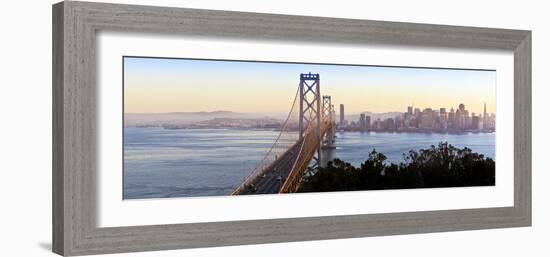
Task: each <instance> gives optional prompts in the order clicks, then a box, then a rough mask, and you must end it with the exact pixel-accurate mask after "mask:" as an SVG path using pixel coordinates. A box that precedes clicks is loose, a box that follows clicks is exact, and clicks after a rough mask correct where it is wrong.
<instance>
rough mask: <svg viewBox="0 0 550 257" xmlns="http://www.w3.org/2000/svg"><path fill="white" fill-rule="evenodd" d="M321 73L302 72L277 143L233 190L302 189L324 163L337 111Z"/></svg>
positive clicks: (269, 192)
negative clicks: (323, 89)
mask: <svg viewBox="0 0 550 257" xmlns="http://www.w3.org/2000/svg"><path fill="white" fill-rule="evenodd" d="M320 89H321V85H320V76H319V74H312V73H302V74H300V82H299V85H298V89H297V91H296V95H295V96H294V100H293V102H292V105H291V108H290V111H289V113H288V116H287V118H286V120H285V121H284V123H283V124H282V126H281V130H280V133H279V135H278V136H277V138H276V139H275V142H274V143H273V144H272V146H271V148H270V149H269V150H268V151H267V153H266V155H265V156H264V157H263V158H262V160H261V161H260V162H259V163H258V165H257V166H256V167H255V168H254V170H253V171H252V172H251V174H250V175H249V176H247V177H246V178H245V179H244V180H243V182H242V183H241V184H240V185H239V186H238V187H237V188H236V189H235V190H234V191H233V192H232V193H231V194H232V195H246V194H276V193H291V192H296V191H298V190H299V188H300V186H301V184H302V183H303V179H304V178H305V176H307V175H312V174H311V171H312V170H313V169H315V168H316V167H318V166H319V165H320V160H321V158H320V157H321V149H322V148H333V147H334V140H335V129H336V128H335V127H336V126H335V123H334V117H335V111H334V105H333V104H332V99H331V97H330V96H328V95H324V96H322V97H321V90H320Z"/></svg>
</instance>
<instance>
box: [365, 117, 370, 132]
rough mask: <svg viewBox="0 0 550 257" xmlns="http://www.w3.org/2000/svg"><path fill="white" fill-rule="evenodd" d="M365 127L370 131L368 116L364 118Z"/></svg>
mask: <svg viewBox="0 0 550 257" xmlns="http://www.w3.org/2000/svg"><path fill="white" fill-rule="evenodd" d="M365 126H366V128H367V129H369V130H370V116H365Z"/></svg>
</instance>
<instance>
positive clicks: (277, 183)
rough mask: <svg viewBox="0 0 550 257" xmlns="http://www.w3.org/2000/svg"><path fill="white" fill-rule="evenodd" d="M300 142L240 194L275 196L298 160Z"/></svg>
mask: <svg viewBox="0 0 550 257" xmlns="http://www.w3.org/2000/svg"><path fill="white" fill-rule="evenodd" d="M302 141H303V139H302V140H298V141H297V142H296V143H295V144H294V145H293V146H292V147H290V148H289V149H288V150H287V151H286V152H285V153H284V154H283V155H282V156H280V157H279V158H278V159H277V160H275V161H273V163H272V164H271V165H270V166H269V167H267V169H265V170H264V171H263V172H262V173H260V174H259V175H258V176H257V177H256V178H255V179H253V180H252V181H251V182H250V183H249V184H248V185H246V186H245V188H246V189H245V190H243V191H241V193H240V194H242V195H247V194H276V193H278V192H279V189H280V188H281V186H282V185H283V184H284V183H285V180H286V178H287V177H288V175H289V173H290V171H291V170H292V166H293V165H294V162H295V161H296V158H298V152H299V151H300V147H301V145H302Z"/></svg>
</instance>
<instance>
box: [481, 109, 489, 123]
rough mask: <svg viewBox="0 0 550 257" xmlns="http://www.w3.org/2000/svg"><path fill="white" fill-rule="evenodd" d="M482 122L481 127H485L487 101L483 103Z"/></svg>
mask: <svg viewBox="0 0 550 257" xmlns="http://www.w3.org/2000/svg"><path fill="white" fill-rule="evenodd" d="M482 123H483V124H482V125H481V126H482V128H483V129H487V127H488V126H487V103H483V122H482Z"/></svg>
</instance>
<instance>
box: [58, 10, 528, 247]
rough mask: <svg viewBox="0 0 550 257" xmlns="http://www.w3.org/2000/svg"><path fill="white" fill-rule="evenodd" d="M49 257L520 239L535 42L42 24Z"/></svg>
mask: <svg viewBox="0 0 550 257" xmlns="http://www.w3.org/2000/svg"><path fill="white" fill-rule="evenodd" d="M53 69H54V70H53V98H54V99H53V102H54V106H53V128H54V135H53V145H54V151H53V153H54V156H53V250H54V252H56V253H58V254H61V255H67V256H68V255H87V254H100V253H116V252H131V251H149V250H162V249H179V248H194V247H210V246H226V245H239V244H258V243H272V242H289V241H302V240H320V239H335V238H349V237H365V236H380V235H394V234H410V233H427V232H440V231H457V230H470V229H488V228H503V227H518V226H530V225H531V32H530V31H522V30H508V29H492V28H473V27H458V26H442V25H429V24H412V23H398V22H383V21H369V20H350V19H335V18H321V17H302V16H289V15H275V14H258V13H242V12H228V11H212V10H198V9H184V8H169V7H151V6H137V5H118V4H106V3H91V2H75V1H65V2H61V3H58V4H56V5H54V6H53Z"/></svg>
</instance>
